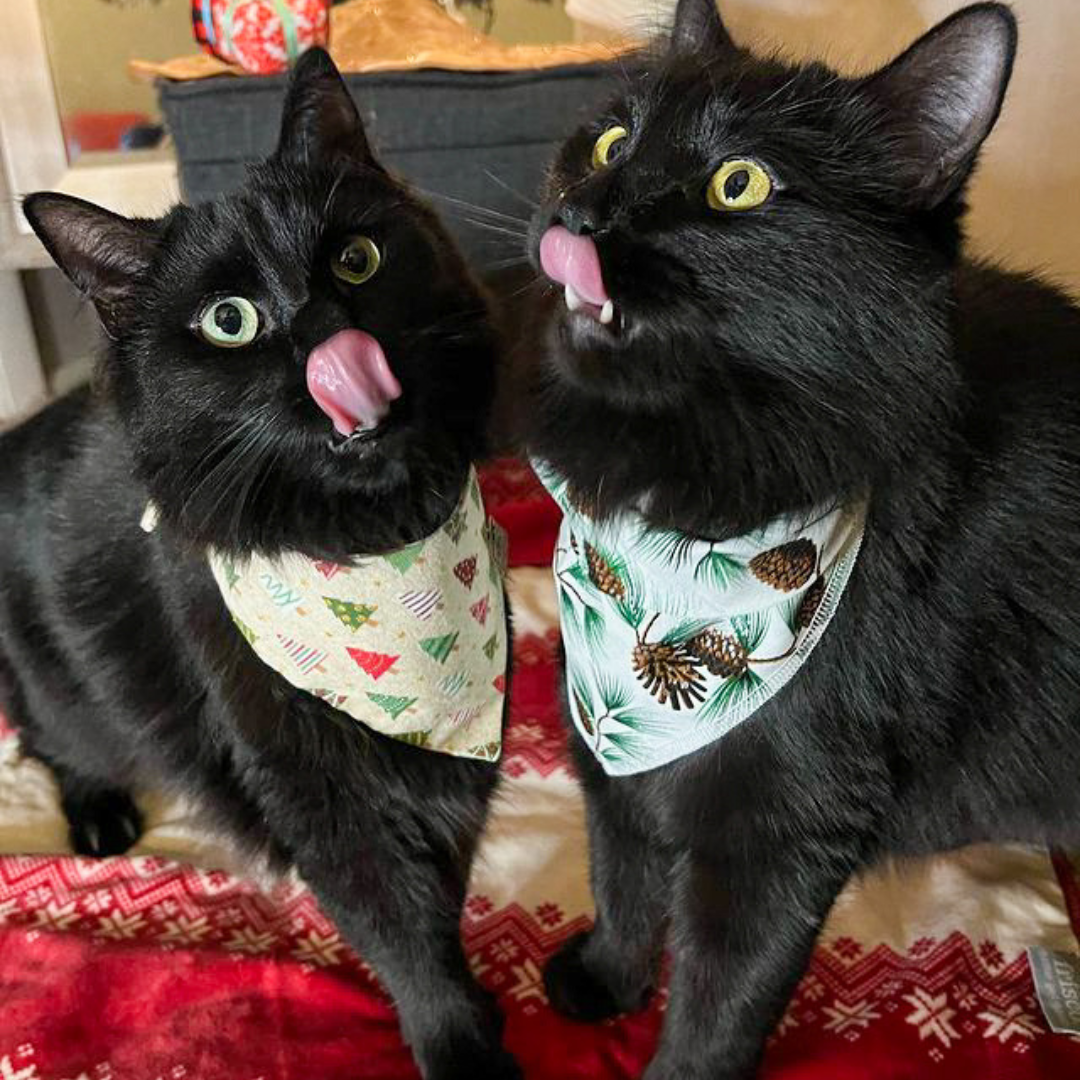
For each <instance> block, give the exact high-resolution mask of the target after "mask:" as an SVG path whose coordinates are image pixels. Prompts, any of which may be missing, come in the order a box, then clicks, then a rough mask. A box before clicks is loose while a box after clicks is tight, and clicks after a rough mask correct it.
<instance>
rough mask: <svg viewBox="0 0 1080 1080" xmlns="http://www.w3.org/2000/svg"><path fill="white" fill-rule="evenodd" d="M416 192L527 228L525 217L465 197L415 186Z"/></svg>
mask: <svg viewBox="0 0 1080 1080" xmlns="http://www.w3.org/2000/svg"><path fill="white" fill-rule="evenodd" d="M416 190H417V192H418V193H419V194H421V195H423V196H424V197H425V198H429V199H438V200H439V202H443V203H447V204H449V205H450V206H452V207H457V208H459V209H461V210H469V211H471V212H473V213H475V214H481V215H486V216H487V217H490V218H491V219H492V220H494V221H502V222H507V223H509V224H512V225H520V226H523V227H525V228H528V225H529V222H528V220H527V219H526V218H522V217H517V216H516V215H514V214H507V213H504V212H503V211H502V210H492V209H491V207H489V206H481V205H480V204H479V203H473V202H468V201H467V200H465V199H459V198H457V197H455V196H453V195H443V194H441V193H440V192H438V191H427V190H426V189H424V188H417V189H416Z"/></svg>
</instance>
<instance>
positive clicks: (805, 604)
mask: <svg viewBox="0 0 1080 1080" xmlns="http://www.w3.org/2000/svg"><path fill="white" fill-rule="evenodd" d="M824 599H825V579H824V578H823V577H819V578H818V579H817V581H815V582H814V584H813V585H811V586H810V588H809V589H807V590H806V595H805V596H804V597H803V598H802V603H801V604H800V605H799V613H798V615H796V616H795V630H796V632H798V631H800V630H805V629H807V627H809V625H810V624H811V623H812V622H813V621H814V616H815V615H816V614H817V609H818V608H819V607H821V601H822V600H824Z"/></svg>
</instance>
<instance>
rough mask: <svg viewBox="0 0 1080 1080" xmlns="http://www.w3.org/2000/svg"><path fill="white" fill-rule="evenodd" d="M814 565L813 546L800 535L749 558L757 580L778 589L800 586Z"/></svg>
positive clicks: (815, 566)
mask: <svg viewBox="0 0 1080 1080" xmlns="http://www.w3.org/2000/svg"><path fill="white" fill-rule="evenodd" d="M816 568H817V548H816V547H815V546H814V541H813V540H807V539H806V538H805V537H803V538H802V539H800V540H792V541H791V542H790V543H787V544H781V545H780V546H779V547H774V548H770V549H769V550H768V551H763V552H762V553H761V554H760V555H755V556H754V557H753V558H752V559H751V560H750V569H751V571H752V572H753V574H754V576H755V577H756V578H757V579H758V580H759V581H764V582H765V584H766V585H771V586H772V587H773V588H774V589H779V590H780V591H781V592H791V590H792V589H798V588H801V587H802V586H803V585H805V584H806V583H807V582H808V581H809V580H810V575H811V574H813V572H814V570H815V569H816Z"/></svg>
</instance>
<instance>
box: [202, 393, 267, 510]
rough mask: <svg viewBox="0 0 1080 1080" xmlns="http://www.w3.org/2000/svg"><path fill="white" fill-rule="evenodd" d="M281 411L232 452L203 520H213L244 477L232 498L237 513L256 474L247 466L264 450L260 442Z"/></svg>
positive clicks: (256, 459) (255, 471) (256, 471)
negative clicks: (238, 489) (243, 482)
mask: <svg viewBox="0 0 1080 1080" xmlns="http://www.w3.org/2000/svg"><path fill="white" fill-rule="evenodd" d="M282 411H283V410H282V409H278V410H277V411H276V412H275V413H274V414H273V415H272V416H270V417H268V418H267V420H266V422H265V423H264V424H263V426H262V427H259V428H256V429H255V430H254V431H252V432H251V433H250V434H249V435H248V437H247V438H246V439H245V440H244V443H243V445H242V446H241V447H240V448H238V449H237V451H235V452H234V454H235V456H234V458H233V460H232V462H231V465H230V469H229V470H228V471H227V472H226V473H225V474H224V475H223V477H222V482H221V483H220V484H219V485H218V487H217V489H216V498H214V500H213V502H212V503H211V505H210V506H209V507H208V508H207V510H206V513H205V515H204V521H205V522H207V523H209V522H211V521H213V519H214V518H215V517H216V516H217V513H218V510H219V509H220V507H221V505H222V503H223V502H224V501H225V499H226V498H227V496H229V495H230V494H231V493H232V492H233V490H234V488H235V487H236V486H237V481H238V480H241V479H244V480H245V481H246V482H245V484H244V487H243V488H242V489H241V493H240V494H239V495H238V497H237V498H236V499H234V500H233V514H234V516H235V515H238V514H239V512H240V508H241V506H242V504H243V502H244V500H245V498H246V492H247V491H248V490H249V489H250V486H251V485H252V484H253V483H254V481H255V479H256V477H257V475H258V470H256V469H251V468H249V466H250V465H252V464H253V463H254V462H256V461H258V459H259V457H260V456H261V455H262V453H263V452H264V449H263V446H262V445H261V444H262V443H263V441H264V440H265V439H266V438H267V436H268V435H270V434H271V425H272V424H273V423H274V421H275V420H277V418H278V417H279V416H280V415H281V413H282Z"/></svg>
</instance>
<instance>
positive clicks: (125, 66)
mask: <svg viewBox="0 0 1080 1080" xmlns="http://www.w3.org/2000/svg"><path fill="white" fill-rule="evenodd" d="M219 2H220V0H214V3H219ZM1078 3H1080V0H1013V6H1014V8H1015V9H1016V10H1017V13H1018V15H1019V16H1020V19H1021V23H1022V32H1021V51H1020V59H1019V64H1018V67H1017V72H1016V77H1015V79H1014V82H1013V86H1012V90H1011V93H1010V98H1009V101H1008V104H1007V107H1006V111H1005V114H1004V117H1003V119H1002V122H1001V124H1000V125H999V128H998V130H997V131H996V133H995V134H994V136H993V137H992V139H991V142H990V144H989V148H988V153H987V156H986V158H985V160H984V165H983V168H982V170H981V171H980V173H979V176H978V178H977V180H976V184H975V187H974V191H973V199H972V217H971V236H972V247H973V249H974V250H975V251H977V252H979V253H981V254H985V255H988V256H990V257H993V258H995V259H998V260H1000V261H1002V262H1004V263H1006V264H1007V265H1009V266H1012V267H1017V268H1026V269H1033V270H1037V271H1039V272H1042V273H1045V274H1048V275H1049V276H1050V277H1052V278H1053V279H1054V280H1056V281H1057V282H1059V283H1060V284H1062V285H1063V286H1064V287H1066V288H1067V289H1069V290H1071V291H1072V292H1073V293H1074V294H1075V295H1077V296H1078V297H1080V202H1078V198H1080V196H1078V194H1077V192H1078V190H1080V140H1078V139H1077V138H1076V123H1077V121H1076V117H1077V115H1078V114H1080V64H1078V63H1077V59H1078V56H1080V18H1078V17H1077V16H1078V14H1080V11H1078ZM404 4H405V0H351V2H350V3H347V4H342V5H340V6H336V7H335V11H334V13H333V17H332V21H331V26H332V27H333V26H337V25H344V24H343V23H342V24H338V23H336V22H334V21H333V20H334V19H339V18H340V17H341V16H342V15H343V14H345V13H346V9H349V8H350V7H351V8H353V9H354V12H353V13H354V14H356V12H357V11H359V9H360V8H361V7H362V8H363V9H364V10H363V11H362V12H360V14H361V15H362V16H363V18H364V19H367V20H368V21H369V22H370V21H371V20H378V19H380V18H386V19H387V20H389V18H390V15H391V14H394V16H395V17H399V16H400V13H401V11H402V10H403V5H404ZM409 5H411V6H412V7H414V8H415V9H416V10H420V9H421V8H424V7H430V8H433V9H434V8H438V9H439V15H440V17H442V15H443V14H445V16H446V17H447V20H454V21H455V22H456V24H457V26H459V27H461V28H462V30H463V31H464V30H467V31H469V32H480V33H485V34H488V35H490V38H491V39H492V41H493V46H492V47H493V48H494V47H495V46H498V47H499V48H502V47H503V46H506V47H508V48H505V49H503V51H502V52H500V53H498V57H500V59H499V60H498V63H499V64H501V65H502V67H503V69H504V70H501V71H490V72H487V71H484V70H472V71H468V72H464V73H463V72H456V73H453V75H452V76H447V77H446V78H445V79H444V81H442V82H440V79H443V76H440V75H438V73H437V72H436V71H433V70H432V69H433V68H438V65H437V64H436V65H432V67H428V66H427V65H426V64H425V63H424V62H423V61H422V60H421V61H419V62H416V63H414V62H412V61H413V60H415V55H414V56H412V60H410V59H409V57H410V55H411V54H410V53H409V50H408V49H406V50H405V52H403V53H401V54H400V55H399V56H398V59H399V60H403V61H408V62H407V63H406V62H403V63H402V66H403V67H408V68H409V69H410V71H409V72H407V73H406V72H403V73H401V74H400V75H398V76H395V75H394V69H393V66H392V65H391V68H390V69H389V71H388V70H387V69H385V68H383V69H381V74H380V75H379V76H377V77H376V76H361V75H357V76H354V78H355V79H357V80H360V81H359V82H355V83H352V84H351V85H352V86H353V89H354V91H355V92H356V94H357V98H358V100H359V101H361V103H362V106H363V104H365V103H366V105H367V108H368V113H367V115H368V120H369V123H371V122H373V121H374V127H375V141H376V143H377V144H378V145H380V146H381V147H383V148H384V149H387V150H388V151H389V153H388V158H389V160H390V162H391V164H392V165H393V166H394V167H396V168H399V169H400V171H402V172H404V173H406V174H407V175H413V174H414V173H415V177H416V178H418V179H419V180H421V181H422V182H423V185H424V186H425V187H426V188H428V189H433V190H436V191H444V192H446V193H448V194H451V195H453V196H454V197H459V198H460V197H468V198H469V199H470V200H471V201H474V202H477V203H480V204H482V205H490V206H493V207H496V208H500V209H502V211H503V212H511V208H512V212H513V213H515V214H517V215H521V214H527V213H528V208H527V205H526V204H525V203H524V202H523V201H522V199H523V198H527V196H528V195H529V193H530V192H529V190H528V189H529V188H530V187H531V186H532V185H533V184H534V183H535V182H536V180H537V179H538V177H539V171H540V169H541V168H542V162H543V160H544V158H545V157H546V156H547V154H548V153H550V148H551V146H553V145H554V144H555V143H556V142H557V141H558V140H559V139H560V138H561V137H562V136H563V134H565V132H566V131H567V130H568V129H569V128H571V127H572V126H573V125H574V123H575V122H576V121H577V118H578V115H579V114H580V112H581V110H582V109H584V108H587V107H589V106H590V105H591V103H592V102H593V101H594V100H598V99H599V98H600V97H602V96H604V94H605V93H606V85H607V84H606V82H605V80H606V78H608V77H609V75H610V72H609V71H608V70H607V69H608V66H609V64H610V57H611V56H612V55H613V52H612V51H613V50H614V49H616V48H618V47H619V45H618V43H619V42H625V41H626V40H627V39H638V40H640V39H644V38H647V37H649V36H650V35H651V34H652V33H654V32H656V31H657V29H658V28H661V27H663V26H665V25H666V23H667V22H668V21H669V20H670V16H671V11H672V9H673V7H674V0H565V2H564V0H473V2H467V3H464V2H463V3H453V2H452V0H446V2H445V3H440V2H439V0H409ZM200 6H201V7H202V8H203V9H205V10H206V11H210V10H211V0H197V2H196V3H195V4H194V5H193V3H192V0H4V23H5V34H4V35H3V37H2V38H0V165H2V169H0V420H3V419H4V418H8V419H10V418H11V417H13V416H15V415H19V414H21V413H23V412H25V411H27V410H28V409H29V408H32V407H33V406H34V405H35V404H37V403H40V401H41V400H42V399H43V398H44V397H45V396H46V395H47V394H50V393H56V392H60V391H62V390H64V389H65V388H67V387H69V386H70V385H72V384H73V383H75V382H77V381H79V380H80V379H82V378H84V377H85V374H86V371H87V369H88V363H89V359H90V357H91V356H92V355H93V353H94V351H95V349H96V348H97V340H98V339H97V331H96V328H95V325H94V322H93V319H92V317H91V315H90V313H89V312H88V311H87V310H86V309H85V308H84V307H83V306H81V305H79V304H78V302H77V300H76V298H75V297H74V295H73V293H72V292H71V290H70V289H69V288H68V287H67V286H66V284H65V283H64V282H63V281H62V280H61V278H60V275H59V273H58V272H57V271H55V270H53V269H50V268H48V260H47V259H46V257H45V255H44V252H43V251H42V249H41V248H40V246H39V245H38V244H37V242H36V240H35V239H34V238H33V237H32V236H31V235H29V234H28V232H27V230H26V226H25V222H23V221H22V220H21V217H20V214H19V212H18V203H17V200H18V196H20V195H22V194H24V193H26V192H28V191H31V190H36V189H39V188H54V189H57V188H58V189H61V190H65V191H70V192H72V193H74V194H79V195H82V196H83V197H86V198H90V199H92V200H94V201H97V202H100V203H103V204H104V205H107V206H110V207H111V208H113V209H116V210H118V211H120V212H124V213H141V214H156V213H159V212H161V211H162V210H164V209H165V208H166V207H167V206H168V205H169V204H170V203H171V202H172V201H174V200H175V199H176V198H178V197H180V196H181V194H182V193H184V190H183V189H184V188H185V186H186V187H188V188H191V189H193V190H191V191H188V192H187V194H189V195H193V196H198V197H202V196H204V195H206V194H210V193H212V192H213V191H214V190H219V189H224V188H226V187H227V186H229V184H230V183H232V182H234V180H233V178H234V177H235V176H238V175H239V174H240V172H241V171H242V159H244V158H246V157H251V156H258V154H260V153H263V152H265V150H266V149H268V145H267V140H272V135H273V132H274V129H275V128H276V123H277V116H276V114H275V112H274V108H275V104H274V103H275V101H276V100H277V98H276V96H275V95H277V94H278V93H279V91H280V83H281V80H280V77H279V76H274V75H259V74H250V75H246V76H244V77H243V78H240V79H238V78H237V77H236V76H235V75H225V76H220V77H218V78H216V79H209V80H207V79H200V80H194V81H191V82H187V81H183V82H177V81H172V82H165V83H163V82H160V81H159V82H157V83H155V82H154V81H153V79H151V78H150V77H148V73H147V71H146V70H144V72H143V77H142V78H141V79H136V78H134V77H133V74H132V70H131V67H130V62H131V61H133V60H140V61H149V62H152V63H160V62H165V61H170V60H173V59H175V58H192V57H195V60H196V61H199V59H200V58H199V56H198V54H199V51H200V50H199V46H198V44H197V43H196V41H195V37H194V34H193V9H199V8H200ZM961 6H963V3H962V2H961V0H721V9H722V12H723V14H724V16H725V18H726V20H727V22H728V24H729V26H730V27H731V29H732V31H733V33H734V34H735V36H736V38H737V39H738V40H740V41H743V42H754V43H757V44H759V45H760V46H762V47H764V48H779V49H780V50H781V51H783V52H785V53H787V54H789V55H792V56H796V57H824V58H826V59H828V60H830V61H831V62H833V63H834V64H836V65H837V66H839V67H840V68H841V69H843V70H845V71H849V72H855V71H863V70H866V69H868V68H870V67H872V66H874V65H875V64H878V63H880V62H881V61H883V60H885V59H887V58H889V57H891V56H892V55H893V54H895V53H896V52H897V51H898V50H900V49H901V48H903V47H904V46H905V45H906V44H907V43H909V42H910V41H911V40H912V39H913V38H915V37H916V36H917V35H918V34H920V33H921V32H923V31H924V30H925V29H927V28H928V26H929V25H931V24H932V23H934V22H936V21H937V20H938V19H940V18H942V17H943V16H945V15H947V14H949V13H950V12H951V11H953V10H956V9H957V8H959V7H961ZM441 32H442V31H440V33H441ZM454 32H455V33H456V32H457V31H454ZM448 40H449V39H448ZM455 40H457V41H458V42H459V45H458V47H459V48H460V49H461V51H462V52H463V53H469V52H470V51H471V52H473V53H475V52H476V48H477V47H476V45H475V42H476V39H475V38H471V39H465V38H460V39H455ZM470 42H472V44H470ZM544 45H555V46H561V51H559V52H557V53H551V54H550V55H548V56H546V57H545V54H544V52H543V50H542V49H534V50H533V51H529V48H531V47H532V46H544ZM518 46H525V47H526V48H525V50H521V49H518V50H517V51H515V47H518ZM331 49H332V51H333V50H334V49H335V42H334V41H332V42H331ZM575 50H577V52H575ZM395 55H397V54H395ZM493 55H495V54H493ZM193 62H194V61H193ZM201 62H211V61H210V58H209V57H208V56H206V55H205V54H203V55H202V57H201ZM533 65H536V69H535V70H534V67H533ZM474 66H475V65H474ZM575 69H576V70H575ZM364 79H368V80H369V82H370V89H369V83H366V82H364V81H363V80H364ZM372 80H373V81H372ZM217 87H220V90H218V89H215V88H217ZM263 90H265V91H266V93H265V94H263V93H261V91H263ZM238 91H240V92H238ZM373 103H374V104H373ZM163 106H164V114H163ZM230 110H231V111H230ZM504 114H505V115H504ZM226 116H227V117H228V118H229V119H228V125H229V126H228V127H223V126H222V125H223V123H224V121H223V120H222V118H223V117H226ZM501 117H502V119H500V118H501ZM215 118H217V119H215ZM511 123H512V126H513V129H514V130H513V131H509V130H502V129H500V127H499V125H500V124H502V125H503V126H504V127H505V126H506V125H507V124H511ZM478 125H479V126H478ZM471 130H482V131H483V132H484V134H483V137H482V138H479V142H478V140H477V138H474V139H472V140H471V141H470V137H469V132H470V131H471ZM215 131H216V132H217V135H218V136H219V140H218V144H217V148H216V149H213V146H212V144H213V135H214V133H215ZM530 133H531V136H530ZM226 136H227V137H228V139H231V140H233V141H234V142H235V143H236V146H237V150H236V153H235V154H234V155H231V156H230V155H225V154H224V152H223V150H222V149H221V146H222V145H223V143H222V139H224V138H225V137H226ZM515 140H516V141H515ZM466 148H467V149H468V154H467V155H465V154H463V153H462V152H461V150H462V149H466ZM178 155H179V157H180V159H181V160H180V161H179V163H178ZM395 155H396V156H395ZM410 170H412V172H411V171H410ZM509 188H513V189H514V191H512V192H511V191H509V190H508V189H509ZM515 193H516V194H515ZM463 242H465V243H466V246H467V247H468V245H469V243H470V241H469V239H468V237H465V238H464V240H463ZM470 254H471V255H473V256H474V261H477V260H478V261H480V262H484V261H485V259H487V261H488V262H490V263H491V264H494V263H496V262H499V263H507V262H508V261H509V258H510V257H511V256H508V255H507V252H506V250H505V248H504V249H501V250H499V251H495V250H493V249H481V248H480V247H477V246H476V245H475V244H474V246H473V248H472V249H471V250H470ZM512 254H513V253H511V255H512Z"/></svg>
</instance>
